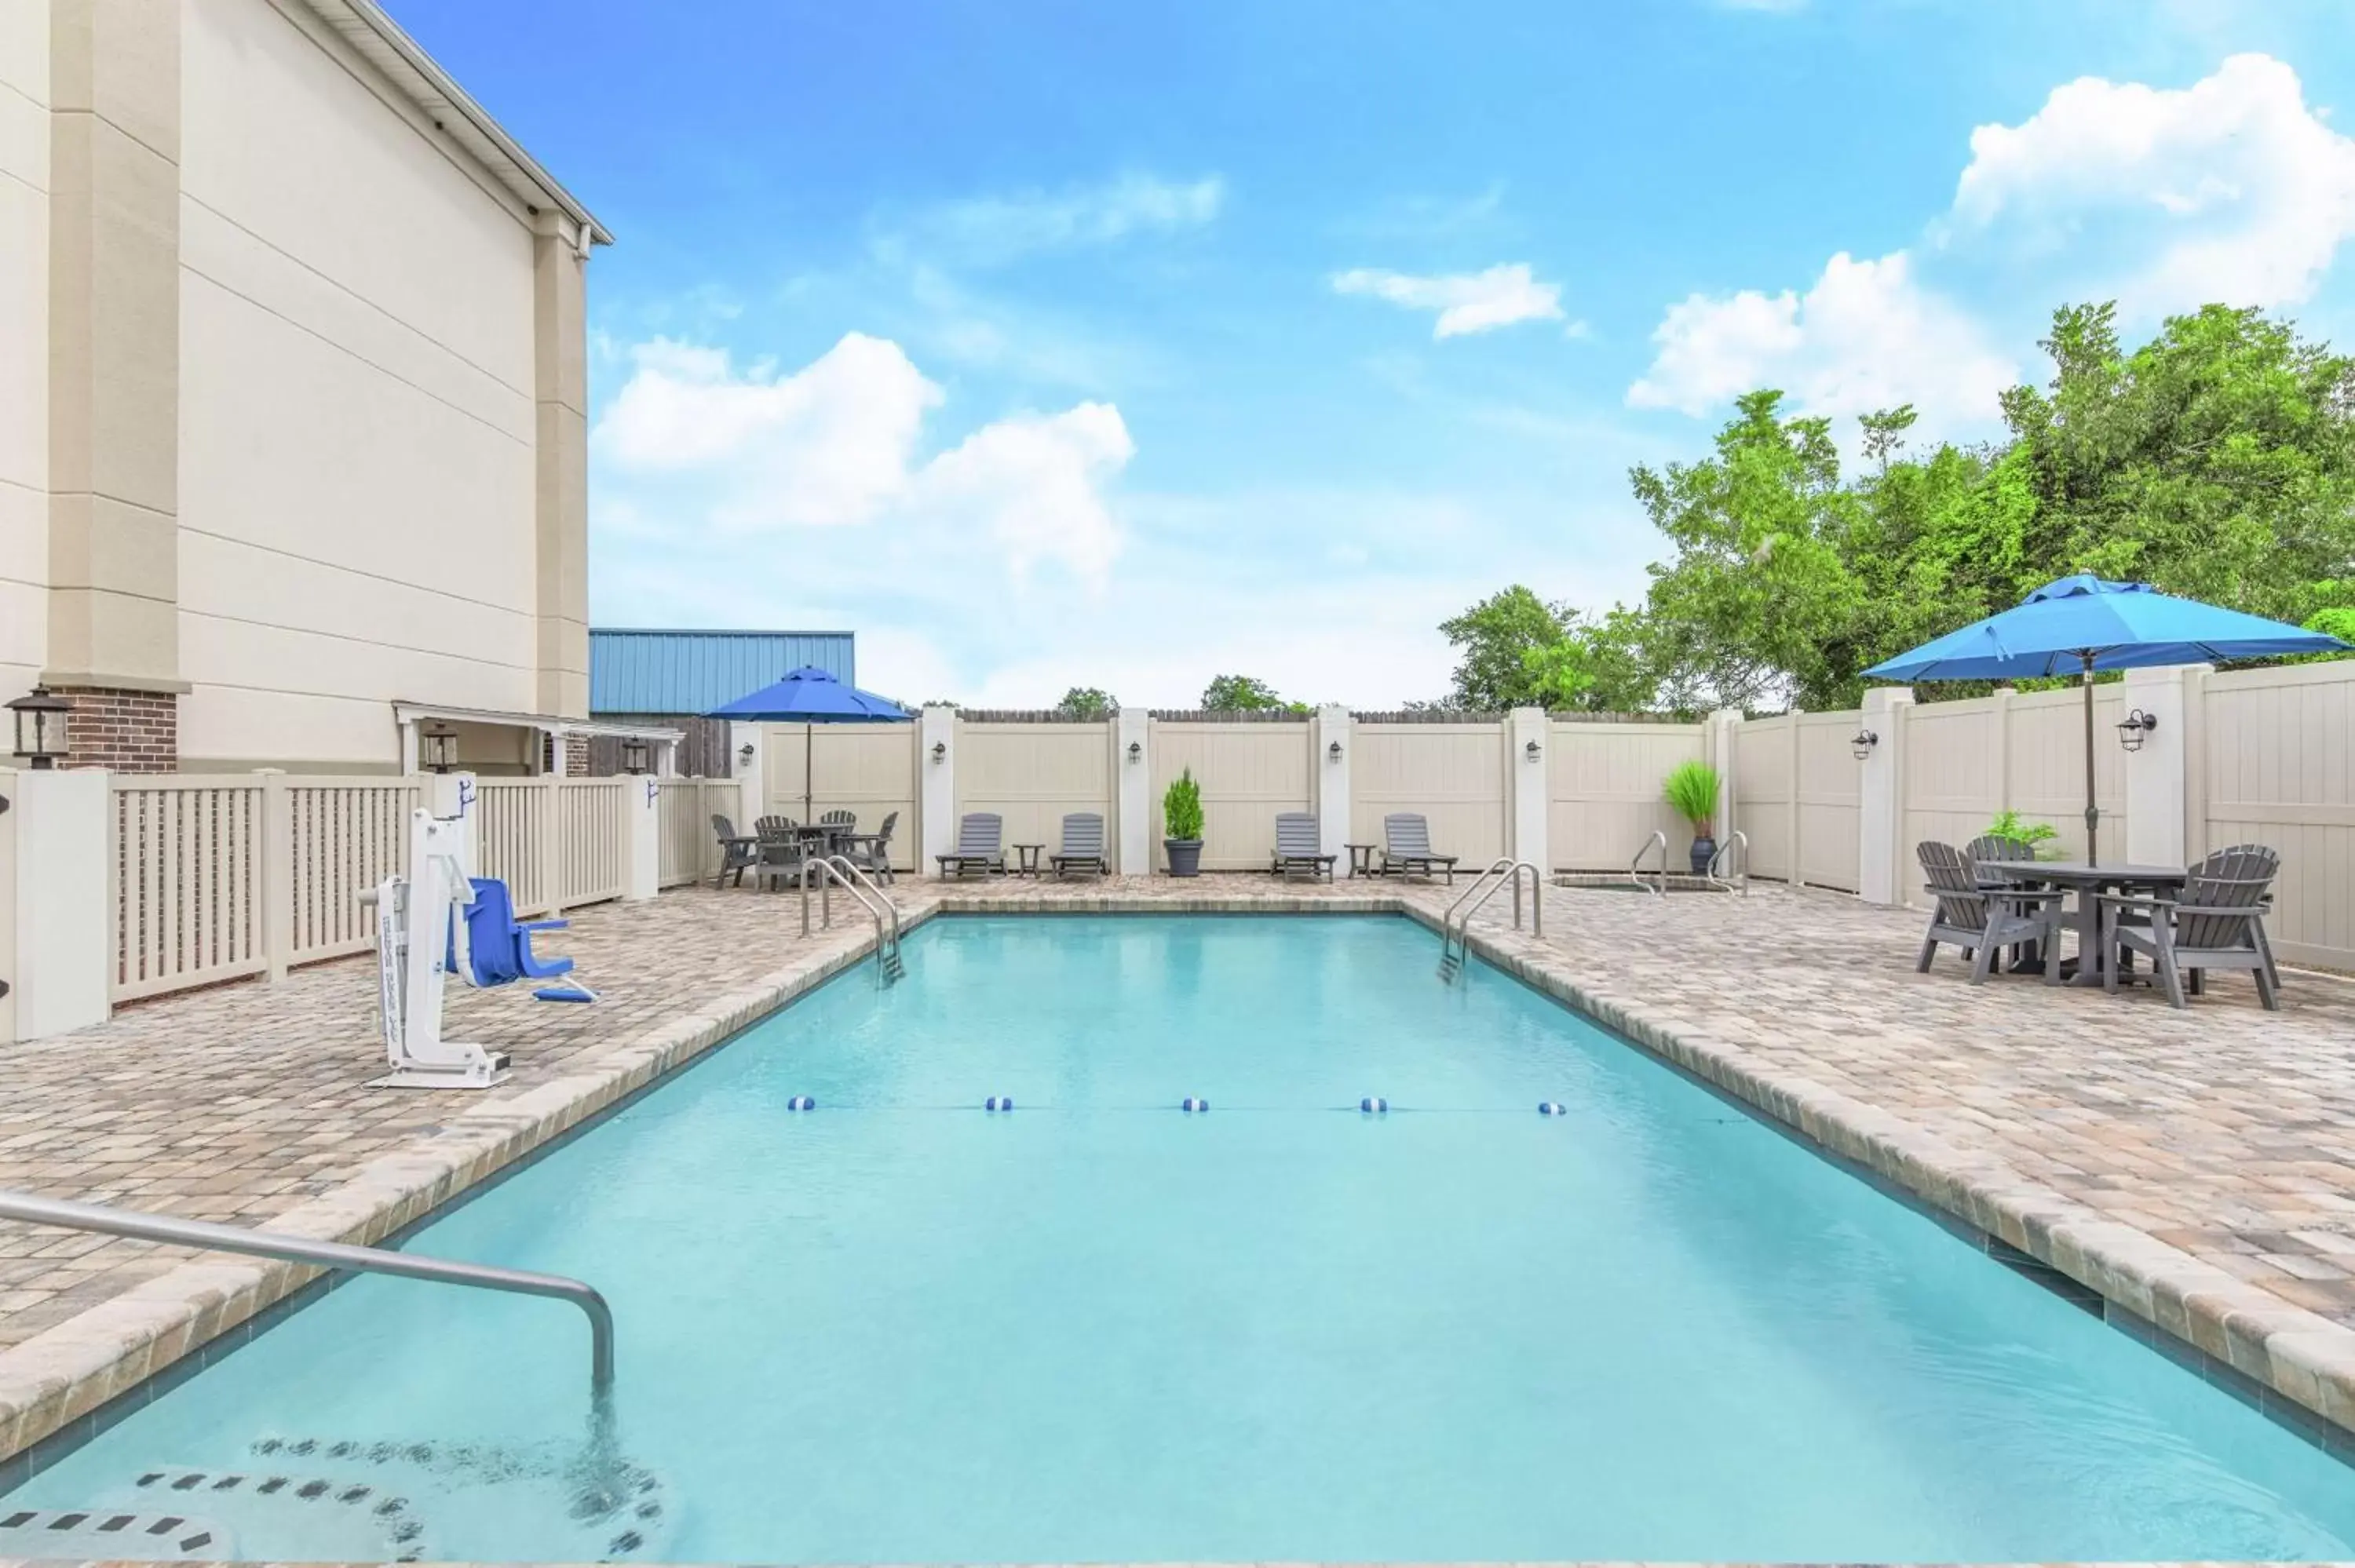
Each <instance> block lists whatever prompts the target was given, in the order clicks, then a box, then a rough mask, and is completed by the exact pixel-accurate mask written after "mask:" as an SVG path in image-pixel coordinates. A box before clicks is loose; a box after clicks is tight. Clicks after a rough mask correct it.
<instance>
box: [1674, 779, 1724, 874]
mask: <svg viewBox="0 0 2355 1568" xmlns="http://www.w3.org/2000/svg"><path fill="white" fill-rule="evenodd" d="M1661 793H1663V794H1665V795H1666V796H1667V797H1668V804H1669V805H1670V806H1673V807H1674V808H1676V813H1677V815H1678V816H1679V817H1682V818H1683V819H1684V820H1685V821H1688V822H1690V823H1691V824H1692V830H1693V842H1692V871H1693V874H1694V875H1695V876H1706V875H1708V874H1709V863H1710V861H1712V860H1715V859H1716V858H1717V840H1716V839H1714V838H1713V837H1711V836H1710V832H1711V827H1710V824H1712V823H1713V822H1715V821H1717V769H1716V768H1711V767H1710V765H1709V764H1708V763H1706V762H1679V763H1678V764H1677V766H1676V768H1674V769H1673V770H1672V771H1671V772H1670V773H1669V774H1668V782H1667V783H1666V784H1664V785H1663V786H1662V787H1661Z"/></svg>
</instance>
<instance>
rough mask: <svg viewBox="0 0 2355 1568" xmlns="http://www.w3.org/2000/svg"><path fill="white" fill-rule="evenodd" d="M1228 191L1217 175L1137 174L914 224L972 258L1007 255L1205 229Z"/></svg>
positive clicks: (931, 215)
mask: <svg viewBox="0 0 2355 1568" xmlns="http://www.w3.org/2000/svg"><path fill="white" fill-rule="evenodd" d="M1226 194H1227V189H1226V182H1225V181H1223V180H1221V179H1220V178H1219V177H1218V176H1217V175H1204V176H1203V177H1202V178H1200V179H1197V180H1166V179H1162V178H1160V177H1159V176H1157V175H1148V174H1136V173H1132V174H1125V175H1120V176H1118V177H1117V178H1114V179H1112V180H1108V181H1105V182H1103V183H1102V184H1098V185H1067V186H1065V187H1064V188H1063V189H1061V190H1059V191H1047V190H1027V191H1018V192H1015V193H1013V194H1011V195H1007V196H975V197H972V198H970V199H968V200H964V201H954V202H947V203H944V204H943V205H942V206H940V207H935V208H933V209H932V210H931V211H930V212H928V213H925V214H923V215H922V216H921V217H919V218H918V219H917V220H916V222H915V223H914V225H913V226H912V227H913V228H915V229H916V230H917V231H918V232H919V233H920V234H921V235H922V237H923V238H926V239H928V240H930V241H932V242H933V243H934V244H935V245H945V246H946V247H947V248H949V249H953V250H954V251H955V252H956V253H957V254H959V255H960V256H962V257H964V259H966V260H974V261H1003V260H1010V259H1012V258H1014V257H1017V256H1022V255H1028V254H1029V253H1031V252H1034V251H1040V250H1059V249H1069V248H1071V247H1075V246H1082V245H1109V244H1112V243H1114V242H1115V241H1118V240H1122V239H1126V238H1129V237H1131V236H1132V235H1139V234H1173V233H1177V232H1179V231H1181V230H1184V229H1188V228H1200V227H1202V226H1203V225H1205V224H1208V223H1209V222H1210V221H1211V220H1212V219H1214V218H1216V217H1218V216H1219V209H1220V207H1222V206H1224V205H1225V202H1226Z"/></svg>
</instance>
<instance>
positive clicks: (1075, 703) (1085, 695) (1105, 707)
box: [1055, 686, 1120, 719]
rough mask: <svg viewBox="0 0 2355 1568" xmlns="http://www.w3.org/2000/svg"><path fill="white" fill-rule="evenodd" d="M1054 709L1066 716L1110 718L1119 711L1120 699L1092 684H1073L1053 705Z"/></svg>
mask: <svg viewBox="0 0 2355 1568" xmlns="http://www.w3.org/2000/svg"><path fill="white" fill-rule="evenodd" d="M1055 711H1056V712H1057V713H1059V714H1061V715H1063V716H1064V717H1066V718H1074V719H1100V718H1110V717H1111V716H1112V715H1114V714H1115V713H1117V712H1119V711H1120V699H1119V698H1118V697H1115V696H1114V695H1113V694H1111V693H1110V692H1106V691H1100V690H1098V689H1097V688H1096V687H1094V686H1073V687H1072V688H1071V690H1070V691H1068V692H1065V693H1064V694H1063V700H1062V701H1061V702H1060V703H1057V704H1056V705H1055Z"/></svg>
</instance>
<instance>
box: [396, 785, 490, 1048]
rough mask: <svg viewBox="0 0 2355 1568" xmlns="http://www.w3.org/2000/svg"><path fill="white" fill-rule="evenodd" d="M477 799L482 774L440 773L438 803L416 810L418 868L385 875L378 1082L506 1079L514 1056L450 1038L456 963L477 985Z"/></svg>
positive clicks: (413, 856)
mask: <svg viewBox="0 0 2355 1568" xmlns="http://www.w3.org/2000/svg"><path fill="white" fill-rule="evenodd" d="M474 799H475V796H474V780H473V779H467V778H464V777H458V778H450V777H446V776H445V777H437V778H436V779H434V780H433V781H432V786H431V794H430V800H431V804H430V805H427V806H420V807H419V808H418V809H417V810H415V811H413V812H411V813H410V820H409V871H410V874H409V875H408V876H407V877H400V876H389V877H386V878H385V879H384V881H383V882H381V883H379V884H378V886H377V889H376V894H375V899H376V906H377V926H376V961H377V1002H378V1012H379V1014H380V1016H381V1017H382V1020H383V1023H384V1054H385V1060H386V1061H387V1062H388V1063H389V1064H390V1065H391V1067H392V1071H391V1072H389V1073H388V1074H386V1075H384V1076H383V1077H381V1078H371V1079H369V1080H368V1086H369V1087H370V1088H386V1089H487V1088H490V1087H492V1086H495V1085H497V1084H503V1083H505V1082H506V1080H507V1076H508V1073H507V1054H506V1052H504V1051H491V1050H487V1049H485V1047H483V1046H481V1045H475V1044H468V1043H466V1042H464V1041H458V1040H445V1039H443V1038H442V988H443V987H444V985H446V984H447V983H448V971H449V969H451V968H453V967H454V968H455V969H457V971H458V975H459V978H460V979H461V980H464V981H465V982H466V983H468V984H472V983H473V973H474V970H473V968H472V963H471V955H470V954H469V952H468V949H467V940H466V938H467V932H466V909H467V907H468V906H470V905H472V904H473V903H474V879H473V878H474V869H473V866H472V865H471V864H470V863H469V857H468V854H467V852H466V813H467V810H469V809H470V808H471V807H472V806H473V805H474ZM445 813H446V814H445Z"/></svg>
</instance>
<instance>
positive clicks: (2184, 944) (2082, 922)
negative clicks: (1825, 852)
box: [1914, 836, 2281, 1012]
mask: <svg viewBox="0 0 2355 1568" xmlns="http://www.w3.org/2000/svg"><path fill="white" fill-rule="evenodd" d="M1915 853H1916V854H1917V855H1918V856H1919V857H1920V859H1921V862H1922V870H1923V874H1924V875H1925V876H1926V877H1927V879H1928V882H1927V886H1926V887H1925V889H1924V891H1925V892H1926V893H1927V894H1928V895H1929V897H1930V898H1931V900H1932V901H1933V903H1934V911H1933V913H1932V914H1931V916H1930V926H1929V929H1928V930H1927V931H1926V932H1924V933H1923V938H1922V957H1921V959H1920V961H1919V962H1917V963H1916V964H1915V965H1914V968H1915V969H1916V970H1917V971H1919V972H1922V973H1927V972H1928V971H1929V968H1930V963H1931V960H1932V959H1934V958H1935V957H1936V956H1937V951H1938V945H1939V944H1940V943H1942V942H1944V943H1946V944H1948V945H1950V946H1952V947H1955V948H1958V949H1960V950H1961V951H1962V952H1964V953H1966V954H1967V955H1969V957H1970V959H1971V983H1972V984H1974V985H1977V984H1979V983H1980V982H1982V981H1984V980H1986V979H1987V976H1988V975H1989V974H1990V973H1992V972H1994V971H1995V970H1997V969H1998V968H1999V967H2000V966H2001V964H2002V962H2003V958H2004V955H2005V954H2007V953H2008V954H2009V955H2011V958H2012V964H2013V968H2014V969H2015V971H2016V972H2017V971H2036V970H2041V972H2042V974H2043V976H2044V980H2045V983H2046V984H2048V985H2059V984H2061V983H2062V980H2064V979H2066V980H2068V981H2069V982H2070V983H2072V984H2075V985H2083V986H2092V985H2099V986H2101V987H2103V988H2104V989H2105V990H2107V991H2116V990H2117V989H2118V987H2119V986H2120V985H2121V984H2124V983H2129V982H2131V981H2132V980H2134V979H2135V978H2136V976H2135V967H2134V961H2135V959H2136V956H2137V955H2140V956H2141V957H2142V958H2145V959H2148V960H2149V961H2150V965H2151V969H2152V972H2153V974H2154V976H2155V978H2156V980H2157V983H2158V985H2159V986H2161V987H2162V988H2163V989H2164V990H2165V991H2166V992H2167V1000H2168V1001H2169V1002H2170V1003H2172V1004H2173V1005H2175V1006H2177V1007H2187V1006H2189V1005H2190V1001H2189V998H2190V997H2191V996H2197V995H2199V994H2200V991H2201V989H2202V980H2203V977H2204V976H2205V974H2206V973H2207V971H2209V970H2211V969H2220V970H2241V971H2244V972H2246V973H2247V974H2248V975H2249V976H2250V977H2251V978H2252V979H2253V980H2255V982H2256V987H2257V997H2258V1000H2259V1001H2262V1002H2263V1003H2264V1005H2265V1007H2266V1008H2267V1009H2268V1010H2269V1011H2274V1012H2278V1011H2280V1008H2281V996H2280V988H2281V974H2280V971H2279V969H2276V968H2275V963H2274V954H2273V948H2272V945H2271V944H2270V943H2269V942H2268V941H2267V940H2266V939H2265V924H2264V917H2265V916H2266V915H2267V914H2268V913H2270V912H2271V910H2272V908H2273V884H2274V878H2275V875H2276V874H2278V873H2279V871H2280V870H2281V857H2280V856H2279V855H2278V854H2276V853H2274V852H2273V851H2272V850H2270V849H2267V848H2265V847H2264V845H2262V844H2239V845H2235V846H2234V847H2232V848H2231V849H2222V850H2218V851H2217V852H2216V853H2213V854H2211V855H2209V856H2207V857H2206V858H2205V859H2203V860H2201V861H2200V863H2198V864H2196V865H2191V866H2187V867H2184V868H2182V869H2180V870H2177V869H2175V868H2172V867H2168V866H2152V865H2094V864H2090V863H2086V862H2083V861H2040V860H2037V859H2035V858H2034V857H2033V853H2032V851H2031V850H2030V846H2029V845H2028V844H2026V843H2024V842H2021V841H2019V840H2018V839H2010V838H2000V837H1995V836H1988V837H1985V838H1980V839H1975V840H1973V841H1972V842H1971V843H1970V845H1969V846H1968V847H1967V848H1966V849H1963V850H1956V849H1955V847H1954V846H1953V845H1952V844H1945V843H1936V842H1926V843H1923V844H1920V845H1918V846H1917V847H1916V849H1915ZM2072 901H2073V904H2072ZM2063 931H2074V932H2075V933H2076V937H2077V956H2076V958H2075V959H2074V960H2073V961H2072V960H2066V959H2063V958H2062V952H2061V946H2062V943H2061V937H2062V932H2063Z"/></svg>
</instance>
